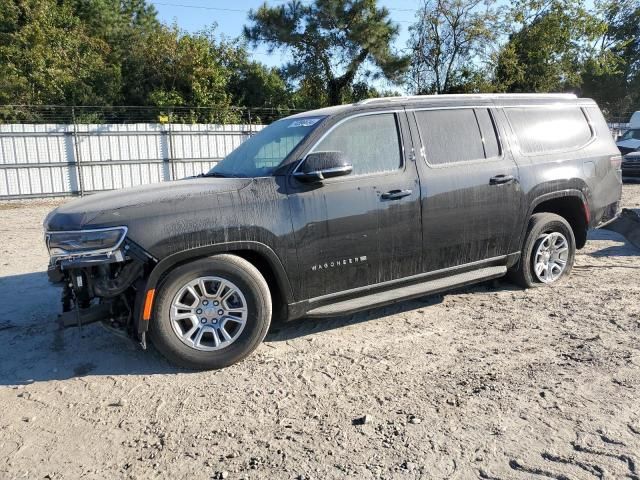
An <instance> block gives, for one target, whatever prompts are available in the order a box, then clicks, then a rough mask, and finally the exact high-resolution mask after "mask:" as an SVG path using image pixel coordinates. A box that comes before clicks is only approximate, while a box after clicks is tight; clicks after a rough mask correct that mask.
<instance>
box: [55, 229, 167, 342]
mask: <svg viewBox="0 0 640 480" xmlns="http://www.w3.org/2000/svg"><path fill="white" fill-rule="evenodd" d="M106 230H109V229H104V230H102V231H101V232H104V231H106ZM111 230H113V229H111ZM96 231H97V230H94V231H78V232H64V235H60V234H59V232H47V234H46V237H47V246H48V248H49V252H50V256H51V261H50V264H49V268H48V277H49V281H51V282H52V283H55V284H61V285H62V314H61V315H60V323H61V325H62V326H64V327H70V326H81V325H84V324H88V323H92V322H96V321H106V322H108V323H109V324H110V325H111V326H112V327H116V328H119V329H122V330H126V331H127V333H129V334H130V335H131V336H133V337H137V338H140V340H141V341H142V342H143V344H144V332H139V331H138V330H139V329H138V328H137V325H138V322H137V321H135V319H136V318H137V316H139V314H138V312H139V308H140V307H139V305H140V303H141V297H142V295H143V292H142V291H141V289H142V288H143V287H144V280H143V279H144V278H145V276H146V275H147V274H148V272H149V271H150V270H151V269H152V268H153V266H155V263H156V261H155V259H154V258H153V257H152V256H151V255H149V254H148V253H147V252H146V251H144V250H143V249H142V248H140V247H139V246H138V245H136V244H135V243H133V242H132V241H130V240H129V239H127V238H126V237H125V235H126V229H124V230H123V231H124V234H123V235H122V237H121V238H120V237H117V238H116V236H115V235H112V236H111V240H110V242H111V244H109V245H106V246H105V245H99V247H100V248H96V249H94V250H90V249H87V248H82V249H81V250H78V251H74V250H73V249H74V247H75V245H78V246H81V247H82V246H84V245H85V244H86V239H87V238H88V237H87V235H91V234H92V233H93V232H96ZM101 235H102V234H101ZM63 237H64V238H63ZM61 238H63V241H61ZM76 238H77V239H81V240H78V241H77V242H76ZM89 238H91V237H89ZM103 238H106V236H103ZM113 239H115V241H113ZM90 241H91V240H89V242H90ZM94 241H95V242H98V243H99V242H100V241H102V240H100V239H97V240H95V237H94ZM64 242H66V244H64V245H65V246H66V247H68V249H67V248H63V247H61V246H60V244H61V243H64ZM140 334H142V335H140Z"/></svg>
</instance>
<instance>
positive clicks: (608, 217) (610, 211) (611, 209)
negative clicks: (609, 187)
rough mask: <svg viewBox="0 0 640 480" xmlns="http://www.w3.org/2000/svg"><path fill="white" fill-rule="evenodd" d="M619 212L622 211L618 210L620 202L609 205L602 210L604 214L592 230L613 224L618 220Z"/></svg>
mask: <svg viewBox="0 0 640 480" xmlns="http://www.w3.org/2000/svg"><path fill="white" fill-rule="evenodd" d="M621 212H622V210H621V208H620V202H615V203H612V204H611V205H608V206H607V207H606V208H605V209H604V212H603V214H602V216H601V217H600V220H599V221H598V223H597V224H596V225H595V226H594V228H602V227H604V226H606V225H608V224H609V223H611V222H613V221H614V220H615V219H616V218H618V217H619V216H620V213H621Z"/></svg>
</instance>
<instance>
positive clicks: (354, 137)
mask: <svg viewBox="0 0 640 480" xmlns="http://www.w3.org/2000/svg"><path fill="white" fill-rule="evenodd" d="M409 138H410V137H409V135H408V125H407V122H406V116H405V114H404V113H401V114H398V113H393V112H382V113H373V114H365V115H357V116H353V117H350V118H346V119H343V120H339V121H337V123H336V125H334V126H333V127H331V128H330V129H329V130H328V132H327V133H326V134H325V135H324V136H323V137H322V138H321V139H320V140H319V142H318V143H317V144H316V145H315V146H314V147H313V148H312V149H311V151H315V152H319V151H340V152H342V153H343V154H344V155H345V156H346V157H347V159H348V160H350V161H351V163H352V164H353V171H352V173H351V174H349V175H347V176H344V177H337V178H333V179H326V180H324V181H323V182H322V183H315V184H307V183H302V182H300V181H298V180H296V179H295V178H294V177H293V176H291V177H290V178H289V183H288V189H289V204H290V207H291V218H292V221H293V230H294V235H295V239H296V244H297V250H298V265H299V276H298V281H297V284H296V285H294V288H295V289H296V291H297V292H296V293H297V296H298V298H300V299H308V298H316V297H320V296H323V295H330V294H334V293H338V292H342V291H346V290H350V289H353V288H357V287H363V286H366V285H372V284H376V283H380V282H385V281H388V280H394V279H397V278H401V277H404V276H407V275H411V274H415V273H417V272H418V271H419V269H420V262H421V242H422V234H421V228H420V185H419V182H418V178H417V173H416V167H415V162H414V161H413V159H412V158H411V155H410V152H411V143H410V139H409Z"/></svg>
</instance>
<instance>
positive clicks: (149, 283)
mask: <svg viewBox="0 0 640 480" xmlns="http://www.w3.org/2000/svg"><path fill="white" fill-rule="evenodd" d="M243 251H244V252H246V251H249V252H255V253H257V254H258V255H260V256H261V257H262V258H264V259H265V260H266V261H267V262H268V263H269V266H270V267H271V270H272V272H273V273H274V276H275V278H276V281H277V282H278V287H279V289H280V292H281V293H282V295H283V297H284V298H283V300H284V301H285V302H286V303H293V302H294V297H293V290H292V288H291V283H290V282H289V277H288V275H287V273H286V270H285V268H284V265H283V264H282V262H281V261H280V258H279V257H278V255H276V253H275V252H274V251H273V250H272V249H271V248H269V247H268V246H267V245H265V244H263V243H260V242H252V241H237V242H225V243H217V244H214V245H207V246H204V247H198V248H192V249H188V250H183V251H181V252H177V253H174V254H172V255H169V256H168V257H166V258H164V259H162V260H161V261H160V262H158V264H157V265H156V266H155V267H154V269H153V270H152V271H151V273H150V274H149V276H148V277H147V278H146V280H145V281H144V286H143V285H140V288H139V289H138V293H137V298H136V304H135V311H134V315H135V319H136V330H137V331H138V333H142V332H146V331H147V330H148V329H149V322H148V320H145V319H144V318H143V316H144V315H143V309H144V301H145V299H146V298H147V292H149V291H151V290H155V288H156V287H157V286H158V284H159V283H160V280H161V279H162V277H163V276H164V275H165V274H167V273H168V272H169V271H171V270H172V269H173V268H174V267H176V266H178V265H180V264H183V263H186V262H189V261H191V260H195V259H198V258H204V257H210V256H212V255H216V254H220V253H233V252H243Z"/></svg>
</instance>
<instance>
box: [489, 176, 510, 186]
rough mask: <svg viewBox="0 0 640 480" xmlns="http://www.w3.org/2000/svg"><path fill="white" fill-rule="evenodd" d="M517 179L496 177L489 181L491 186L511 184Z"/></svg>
mask: <svg viewBox="0 0 640 480" xmlns="http://www.w3.org/2000/svg"><path fill="white" fill-rule="evenodd" d="M515 179H516V177H514V176H513V175H496V176H495V177H491V178H490V179H489V185H503V184H505V183H511V182H513V181H514V180H515Z"/></svg>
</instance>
